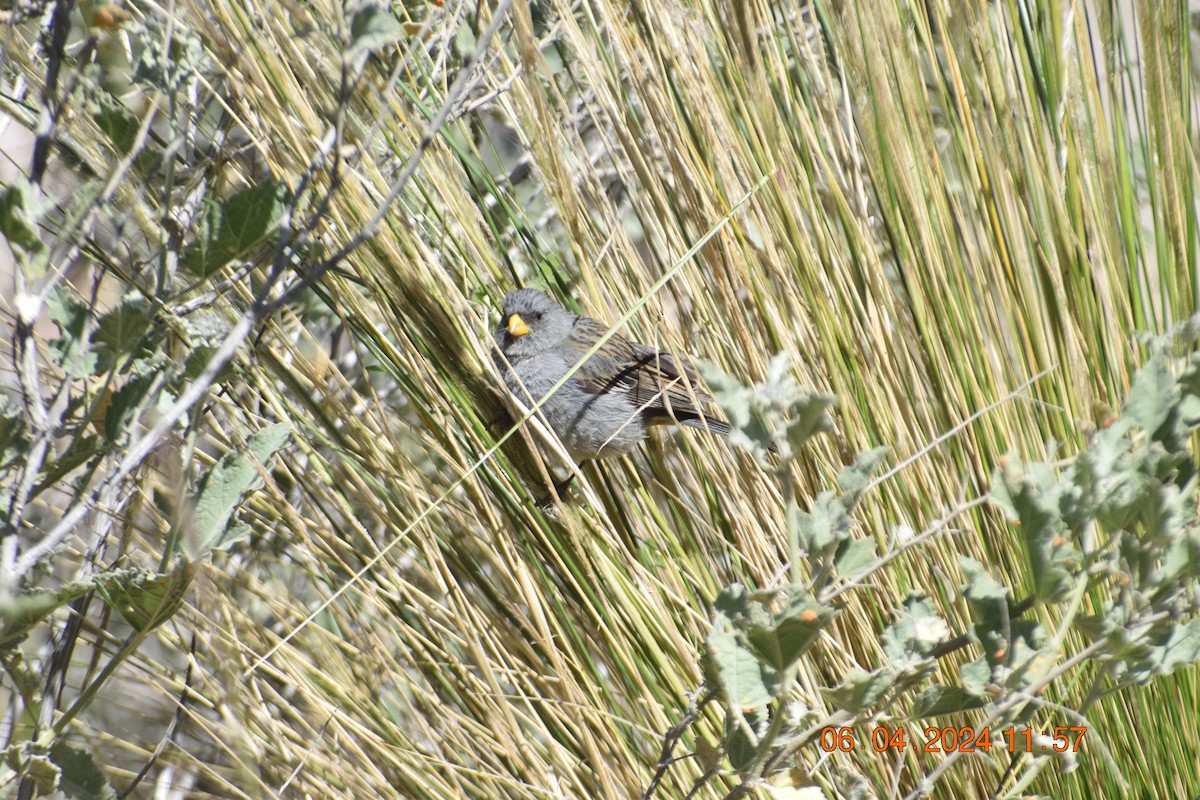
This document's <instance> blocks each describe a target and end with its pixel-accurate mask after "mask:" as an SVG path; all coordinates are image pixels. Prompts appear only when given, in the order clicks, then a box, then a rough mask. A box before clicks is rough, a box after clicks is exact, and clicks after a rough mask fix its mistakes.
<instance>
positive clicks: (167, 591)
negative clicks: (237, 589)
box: [96, 564, 193, 633]
mask: <svg viewBox="0 0 1200 800" xmlns="http://www.w3.org/2000/svg"><path fill="white" fill-rule="evenodd" d="M192 574H193V568H192V567H191V565H189V564H184V565H183V566H180V567H179V568H177V569H175V570H174V571H172V572H168V573H148V572H144V571H142V570H136V569H129V570H117V571H114V572H107V573H103V574H101V575H97V576H96V592H97V593H98V594H99V595H100V596H101V597H102V598H104V602H106V603H107V604H108V605H109V607H110V608H112V609H114V610H115V611H117V612H118V613H120V615H121V616H122V617H124V618H125V621H126V622H128V623H129V624H130V625H132V626H133V628H134V629H135V630H137V631H139V632H141V633H145V632H146V631H149V630H151V629H153V628H155V627H157V626H159V625H161V624H162V623H163V622H166V621H167V620H168V619H170V618H171V616H173V615H174V614H175V612H176V611H178V610H179V607H180V606H181V605H182V604H183V595H184V593H185V592H186V591H187V589H188V586H190V585H191V582H192Z"/></svg>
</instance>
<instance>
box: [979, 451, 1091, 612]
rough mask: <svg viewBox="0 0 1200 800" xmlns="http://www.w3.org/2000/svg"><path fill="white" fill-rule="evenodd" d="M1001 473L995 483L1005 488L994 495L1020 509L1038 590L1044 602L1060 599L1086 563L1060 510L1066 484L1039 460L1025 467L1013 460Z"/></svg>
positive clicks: (1018, 511)
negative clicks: (1062, 483)
mask: <svg viewBox="0 0 1200 800" xmlns="http://www.w3.org/2000/svg"><path fill="white" fill-rule="evenodd" d="M998 473H999V474H998V476H996V478H998V479H994V481H993V485H994V486H997V485H998V486H1002V487H1003V491H1001V492H995V493H994V496H997V497H999V498H1000V503H1001V505H1002V506H1004V507H1005V509H1006V510H1010V509H1011V510H1013V511H1015V512H1016V516H1017V521H1018V526H1019V529H1020V532H1021V536H1022V538H1023V539H1024V540H1025V544H1026V552H1027V554H1028V557H1029V565H1030V570H1031V571H1032V573H1033V579H1034V589H1035V594H1036V596H1037V598H1038V599H1039V600H1042V601H1044V602H1048V603H1057V602H1060V601H1061V600H1062V599H1063V598H1065V597H1066V595H1067V592H1068V591H1069V590H1070V587H1071V584H1072V581H1073V579H1074V576H1075V573H1076V572H1078V571H1079V570H1080V569H1081V567H1082V556H1081V554H1080V553H1079V550H1078V549H1077V548H1076V547H1075V544H1074V534H1073V533H1072V531H1071V530H1070V528H1068V527H1067V524H1066V523H1065V522H1064V520H1063V518H1062V514H1061V512H1060V498H1061V496H1062V486H1061V484H1059V483H1058V482H1057V481H1056V480H1055V477H1054V475H1053V473H1052V472H1051V471H1050V470H1049V469H1048V468H1046V467H1044V466H1041V465H1037V464H1034V465H1030V466H1029V468H1028V471H1024V470H1021V469H1020V468H1019V467H1017V466H1016V465H1015V464H1012V463H1010V464H1008V465H1007V466H1006V467H1004V468H1003V469H1001V470H998Z"/></svg>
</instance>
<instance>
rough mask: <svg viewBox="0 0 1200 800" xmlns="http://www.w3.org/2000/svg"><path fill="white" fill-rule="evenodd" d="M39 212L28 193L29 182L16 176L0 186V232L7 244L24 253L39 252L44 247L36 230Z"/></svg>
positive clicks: (39, 216) (39, 217)
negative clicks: (15, 178) (8, 182)
mask: <svg viewBox="0 0 1200 800" xmlns="http://www.w3.org/2000/svg"><path fill="white" fill-rule="evenodd" d="M40 219H41V213H40V212H39V211H38V210H37V209H36V208H35V203H34V201H33V198H32V196H31V195H30V193H29V182H28V181H26V180H24V179H22V178H18V179H17V180H14V181H13V182H12V183H10V184H8V185H6V186H0V234H3V238H4V239H6V240H7V241H8V244H9V246H11V247H12V248H14V249H17V250H23V251H24V252H26V253H40V252H42V251H44V250H45V249H46V246H45V245H44V244H42V238H41V236H40V233H39V231H38V221H39V220H40Z"/></svg>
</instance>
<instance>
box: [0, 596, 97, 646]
mask: <svg viewBox="0 0 1200 800" xmlns="http://www.w3.org/2000/svg"><path fill="white" fill-rule="evenodd" d="M90 589H91V583H90V582H88V581H75V582H72V583H69V584H67V585H66V586H64V587H63V588H62V589H59V590H58V591H56V592H49V591H33V592H29V593H27V594H22V595H17V596H16V597H14V598H12V599H11V600H9V601H7V602H3V603H0V652H3V651H5V650H11V649H12V648H14V647H16V646H17V645H18V644H20V643H21V641H22V640H23V639H24V638H25V637H26V635H28V633H29V631H30V630H32V629H33V627H34V626H35V625H37V624H38V623H39V622H41V621H42V620H43V619H45V618H46V617H48V616H49V615H50V614H52V613H54V612H55V611H56V610H58V609H59V608H61V607H62V606H64V605H66V604H67V603H69V602H71V601H72V600H74V599H75V598H77V597H81V596H82V595H84V594H85V593H87V592H88V591H89V590H90Z"/></svg>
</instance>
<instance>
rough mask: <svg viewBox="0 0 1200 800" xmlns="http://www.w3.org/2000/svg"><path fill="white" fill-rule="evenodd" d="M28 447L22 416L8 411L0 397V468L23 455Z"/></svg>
mask: <svg viewBox="0 0 1200 800" xmlns="http://www.w3.org/2000/svg"><path fill="white" fill-rule="evenodd" d="M28 449H29V445H28V442H27V441H26V439H25V419H24V417H22V416H21V415H20V414H19V413H17V412H13V411H10V410H9V409H8V407H7V405H6V403H5V400H4V398H2V397H0V470H2V469H4V468H6V467H8V466H9V465H10V464H12V463H13V462H15V461H16V460H17V459H18V458H20V457H22V456H24V455H25V453H27V452H28Z"/></svg>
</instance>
